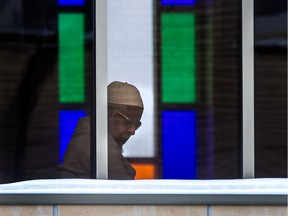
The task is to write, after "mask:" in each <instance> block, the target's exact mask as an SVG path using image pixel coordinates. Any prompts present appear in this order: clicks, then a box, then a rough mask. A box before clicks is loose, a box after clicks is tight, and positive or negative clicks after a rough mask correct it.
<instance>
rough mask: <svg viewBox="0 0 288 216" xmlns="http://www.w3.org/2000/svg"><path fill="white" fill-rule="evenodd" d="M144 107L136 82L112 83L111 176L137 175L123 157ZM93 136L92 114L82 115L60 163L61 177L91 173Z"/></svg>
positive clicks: (136, 128) (109, 136) (109, 124)
mask: <svg viewBox="0 0 288 216" xmlns="http://www.w3.org/2000/svg"><path fill="white" fill-rule="evenodd" d="M143 109H144V105H143V101H142V98H141V96H140V92H139V91H138V89H137V88H136V87H135V86H133V85H131V84H128V83H126V82H125V83H124V82H119V81H114V82H112V83H110V84H109V85H108V133H109V135H108V179H119V180H120V179H122V180H123V179H135V175H136V171H135V169H134V168H133V167H132V166H131V164H130V163H129V162H128V161H127V160H126V159H125V158H124V157H123V155H122V148H123V146H124V144H126V142H127V141H128V140H129V139H130V137H131V136H133V135H135V134H136V131H137V130H138V129H139V127H140V126H141V117H142V113H143ZM65 114H67V113H65ZM68 114H71V113H70V112H69V113H68ZM72 114H74V115H75V113H72ZM77 114H78V116H79V114H80V113H77ZM80 115H81V114H80ZM66 116H67V115H65V116H64V117H66ZM78 116H77V117H78ZM69 117H70V116H69ZM69 123H70V122H69ZM70 124H71V123H70ZM65 130H67V125H66V128H65ZM90 140H91V139H90V118H87V117H86V118H81V119H79V123H78V125H77V128H76V130H75V132H74V134H73V137H72V139H71V141H70V142H69V145H68V148H67V150H66V152H65V156H64V161H63V163H62V164H60V165H59V166H58V173H59V177H60V178H89V177H90V176H91V173H90V149H91V148H90Z"/></svg>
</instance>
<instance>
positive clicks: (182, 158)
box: [108, 0, 241, 179]
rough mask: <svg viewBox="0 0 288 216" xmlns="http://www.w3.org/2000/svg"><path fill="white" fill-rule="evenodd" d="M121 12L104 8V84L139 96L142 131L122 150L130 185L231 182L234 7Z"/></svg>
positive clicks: (223, 1) (235, 103) (176, 5)
mask: <svg viewBox="0 0 288 216" xmlns="http://www.w3.org/2000/svg"><path fill="white" fill-rule="evenodd" d="M228 3H229V7H228V6H227V8H225V6H226V5H227V4H228ZM127 5H129V9H128V8H127V7H126V6H127ZM127 5H126V6H125V5H123V4H121V3H119V2H117V1H116V0H115V1H113V0H111V1H109V2H108V11H109V13H108V32H109V34H108V80H109V82H111V81H113V80H121V81H124V82H129V83H133V84H135V85H136V86H137V87H138V88H139V90H140V92H141V94H143V101H144V104H145V109H144V113H143V116H142V119H141V121H142V126H141V127H140V128H139V130H138V131H137V135H136V136H135V137H131V140H130V139H129V142H127V144H125V146H124V148H123V150H124V152H123V154H124V156H125V157H126V158H127V159H128V161H129V162H131V164H132V166H134V168H135V169H136V179H143V178H164V179H166V178H170V179H171V178H183V179H195V178H239V177H240V176H241V173H240V167H241V165H240V153H241V151H240V150H241V148H240V144H241V136H240V134H241V119H240V118H239V117H240V116H241V113H240V111H241V109H240V107H241V103H240V98H241V89H240V88H239V86H240V83H241V82H240V80H241V79H240V77H241V75H240V62H241V61H240V56H241V55H240V54H241V48H240V43H239V41H240V38H239V35H240V29H239V26H238V23H239V22H240V18H241V17H240V9H239V2H238V1H236V0H234V1H228V0H219V1H217V3H216V1H205V2H201V1H197V2H196V1H162V0H159V1H154V8H152V7H151V5H152V1H151V2H149V1H141V2H135V1H132V0H131V1H127ZM191 6H193V7H191ZM222 7H223V8H222ZM219 11H221V13H220V12H219ZM152 18H153V19H152ZM153 20H154V22H153ZM139 26H141V28H139ZM153 42H154V43H153ZM124 48H125V49H124ZM186 113H189V114H187V116H186V115H185V114H186ZM174 114H175V115H174ZM181 114H183V115H184V117H183V116H182V115H181ZM190 114H191V115H190ZM175 116H176V117H175ZM196 117H197V118H196ZM180 132H183V133H180ZM148 138H149V139H148ZM176 146H177V147H176ZM178 147H179V148H178ZM151 150H152V151H151ZM147 165H148V166H149V167H151V169H146V168H147ZM152 167H153V169H152ZM177 169H178V170H177ZM149 170H150V171H149ZM179 170H181V172H180V171H179ZM149 172H150V173H149ZM137 176H138V177H137Z"/></svg>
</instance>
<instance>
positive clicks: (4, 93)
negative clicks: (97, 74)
mask: <svg viewBox="0 0 288 216" xmlns="http://www.w3.org/2000/svg"><path fill="white" fill-rule="evenodd" d="M68 3H69V4H68ZM71 6H72V7H71ZM1 9H3V10H2V12H3V13H1V14H0V18H1V19H0V20H1V21H0V55H1V60H2V61H1V62H0V70H1V73H0V94H1V99H0V103H1V106H0V107H1V109H0V139H1V141H0V183H4V182H13V181H20V180H26V179H35V178H36V179H37V178H55V177H57V171H56V166H57V165H58V164H59V163H61V162H62V157H63V155H64V151H65V149H66V146H67V145H68V143H69V141H70V137H71V135H72V133H73V131H74V128H75V127H76V124H77V121H78V118H79V117H80V116H83V115H84V113H85V115H87V116H89V115H90V114H91V110H92V109H91V107H92V77H93V70H92V69H93V59H94V57H93V43H94V42H93V34H92V33H93V28H94V27H93V19H92V18H93V1H82V0H80V1H64V0H59V1H50V0H39V1H31V0H27V1H26V0H25V1H17V3H16V1H13V2H11V1H8V0H7V1H6V0H4V1H1ZM79 112H80V116H78V114H79ZM89 124H90V123H89ZM89 136H90V132H89Z"/></svg>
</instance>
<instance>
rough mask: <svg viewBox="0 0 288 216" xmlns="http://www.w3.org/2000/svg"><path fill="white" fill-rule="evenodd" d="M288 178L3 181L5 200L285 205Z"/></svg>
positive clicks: (1, 196) (0, 192) (1, 197)
mask: <svg viewBox="0 0 288 216" xmlns="http://www.w3.org/2000/svg"><path fill="white" fill-rule="evenodd" d="M287 195H288V179H282V178H281V179H280V178H271V179H269V178H266V179H235V180H137V181H122V180H121V181H120V180H92V179H51V180H31V181H23V182H16V183H10V184H2V185H0V204H154V205H157V204H161V205H162V204H182V205H183V204H184V205H185V204H187V205H188V204H189V205H199V204H201V205H286V204H287Z"/></svg>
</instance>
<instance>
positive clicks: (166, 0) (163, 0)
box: [161, 0, 196, 6]
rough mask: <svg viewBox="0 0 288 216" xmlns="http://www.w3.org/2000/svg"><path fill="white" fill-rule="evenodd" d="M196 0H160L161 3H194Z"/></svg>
mask: <svg viewBox="0 0 288 216" xmlns="http://www.w3.org/2000/svg"><path fill="white" fill-rule="evenodd" d="M195 2H196V0H161V4H162V5H175V6H177V5H179V6H181V5H190V6H192V5H195Z"/></svg>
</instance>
